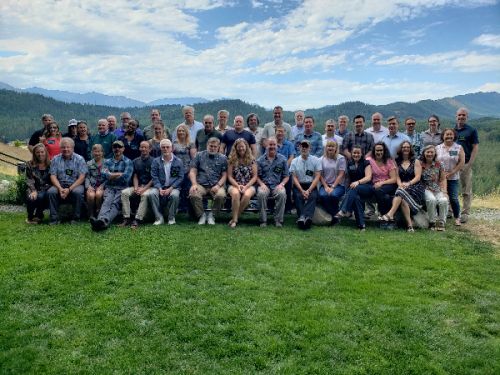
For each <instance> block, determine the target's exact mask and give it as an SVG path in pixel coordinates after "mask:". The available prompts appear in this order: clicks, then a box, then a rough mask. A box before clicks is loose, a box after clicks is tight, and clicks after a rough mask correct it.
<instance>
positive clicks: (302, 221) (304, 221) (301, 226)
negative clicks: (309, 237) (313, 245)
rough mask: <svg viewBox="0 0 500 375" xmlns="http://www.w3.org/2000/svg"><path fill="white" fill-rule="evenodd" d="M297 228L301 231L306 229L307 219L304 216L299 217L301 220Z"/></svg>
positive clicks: (298, 221)
mask: <svg viewBox="0 0 500 375" xmlns="http://www.w3.org/2000/svg"><path fill="white" fill-rule="evenodd" d="M297 226H298V227H299V229H302V230H304V229H306V219H305V218H304V217H303V216H301V217H299V219H298V220H297Z"/></svg>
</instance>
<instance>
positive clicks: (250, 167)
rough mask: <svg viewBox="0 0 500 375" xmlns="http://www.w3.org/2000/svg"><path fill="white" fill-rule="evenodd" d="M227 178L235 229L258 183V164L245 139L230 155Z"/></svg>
mask: <svg viewBox="0 0 500 375" xmlns="http://www.w3.org/2000/svg"><path fill="white" fill-rule="evenodd" d="M227 176H228V181H229V184H230V185H229V188H228V192H229V195H230V196H231V220H230V221H229V226H230V227H231V228H235V227H236V225H237V224H238V219H239V217H240V216H241V214H242V213H243V211H244V210H245V208H247V206H248V204H249V203H250V199H252V197H253V196H254V195H255V187H254V185H255V183H256V182H257V163H256V162H255V158H254V157H253V155H252V151H251V150H250V146H249V145H248V143H247V141H245V140H244V139H243V138H239V139H237V140H236V142H234V144H233V147H232V149H231V152H230V153H229V160H228V168H227Z"/></svg>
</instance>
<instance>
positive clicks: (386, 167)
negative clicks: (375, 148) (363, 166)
mask: <svg viewBox="0 0 500 375" xmlns="http://www.w3.org/2000/svg"><path fill="white" fill-rule="evenodd" d="M368 161H369V162H370V165H371V167H372V182H373V183H374V184H375V183H377V182H381V181H385V180H388V179H389V178H391V175H390V173H391V171H392V170H393V169H396V165H395V164H394V160H392V159H387V162H386V163H385V164H383V165H381V166H379V165H378V164H377V162H376V161H375V159H373V158H369V159H368Z"/></svg>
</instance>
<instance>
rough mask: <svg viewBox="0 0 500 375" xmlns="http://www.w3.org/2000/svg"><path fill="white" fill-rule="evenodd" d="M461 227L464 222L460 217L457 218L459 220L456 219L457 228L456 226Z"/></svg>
mask: <svg viewBox="0 0 500 375" xmlns="http://www.w3.org/2000/svg"><path fill="white" fill-rule="evenodd" d="M461 225H462V222H461V221H460V218H459V217H457V218H456V219H455V226H456V227H460V226H461Z"/></svg>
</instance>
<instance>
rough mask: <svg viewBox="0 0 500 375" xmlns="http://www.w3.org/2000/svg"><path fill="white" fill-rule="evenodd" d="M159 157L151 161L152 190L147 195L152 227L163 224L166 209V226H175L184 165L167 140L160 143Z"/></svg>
mask: <svg viewBox="0 0 500 375" xmlns="http://www.w3.org/2000/svg"><path fill="white" fill-rule="evenodd" d="M160 150H161V156H160V157H158V158H156V159H154V160H153V164H152V165H151V177H152V179H153V186H154V187H153V189H152V191H151V194H150V195H149V200H150V202H151V207H152V209H153V212H154V215H155V222H154V224H153V225H161V224H163V223H164V219H163V213H162V210H163V208H164V207H167V211H168V218H167V220H168V221H167V222H168V225H174V224H175V214H176V213H177V207H179V196H180V190H179V189H180V186H181V183H182V179H183V178H184V174H185V171H184V163H183V162H182V160H181V159H179V158H178V157H177V156H175V155H174V154H173V152H172V142H171V141H170V140H169V139H162V140H161V141H160Z"/></svg>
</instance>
